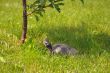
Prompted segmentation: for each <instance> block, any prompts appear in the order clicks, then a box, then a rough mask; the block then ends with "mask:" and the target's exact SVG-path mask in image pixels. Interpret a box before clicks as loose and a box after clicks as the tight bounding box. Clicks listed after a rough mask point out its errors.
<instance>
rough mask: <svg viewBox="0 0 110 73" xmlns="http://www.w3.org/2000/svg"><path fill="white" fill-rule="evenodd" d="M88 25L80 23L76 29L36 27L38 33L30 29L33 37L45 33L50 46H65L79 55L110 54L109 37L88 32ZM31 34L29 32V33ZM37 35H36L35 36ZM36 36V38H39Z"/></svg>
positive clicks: (105, 34)
mask: <svg viewBox="0 0 110 73" xmlns="http://www.w3.org/2000/svg"><path fill="white" fill-rule="evenodd" d="M90 27H91V26H90V25H88V24H85V23H81V24H80V25H78V26H77V27H74V26H68V25H67V26H60V25H59V26H55V25H54V26H52V27H48V26H46V27H44V26H42V27H41V26H40V27H39V26H38V31H37V32H36V29H32V31H33V35H34V34H35V33H38V32H40V33H39V35H42V34H43V33H47V36H48V38H49V40H50V41H51V42H52V44H56V43H63V44H67V45H69V46H71V47H73V48H76V49H77V50H78V51H79V54H101V53H103V52H105V51H106V52H109V53H110V45H109V44H110V36H109V35H108V34H107V33H105V32H99V33H98V34H93V33H91V32H90V30H89V29H90ZM30 33H31V32H30ZM37 35H38V34H36V36H37ZM39 35H38V36H39Z"/></svg>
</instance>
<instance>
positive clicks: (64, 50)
mask: <svg viewBox="0 0 110 73" xmlns="http://www.w3.org/2000/svg"><path fill="white" fill-rule="evenodd" d="M43 44H44V45H45V47H46V48H48V49H49V51H50V52H51V53H53V54H65V55H76V54H77V53H78V51H77V50H76V49H75V48H71V47H69V46H68V45H66V44H59V43H58V44H54V45H52V44H51V43H50V42H49V40H48V39H47V38H46V39H44V40H43Z"/></svg>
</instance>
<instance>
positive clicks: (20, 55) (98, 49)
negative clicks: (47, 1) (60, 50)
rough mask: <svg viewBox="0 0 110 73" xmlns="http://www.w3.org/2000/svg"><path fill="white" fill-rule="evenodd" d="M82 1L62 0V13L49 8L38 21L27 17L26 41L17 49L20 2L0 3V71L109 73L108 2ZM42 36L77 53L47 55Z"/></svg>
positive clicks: (20, 14)
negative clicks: (74, 54) (73, 54)
mask: <svg viewBox="0 0 110 73" xmlns="http://www.w3.org/2000/svg"><path fill="white" fill-rule="evenodd" d="M84 1H85V4H84V5H83V4H82V3H81V2H80V0H73V1H71V0H65V2H64V3H65V5H64V6H63V7H61V9H62V12H61V13H58V12H56V11H55V10H52V9H50V8H48V9H46V13H45V14H44V16H43V17H41V18H40V20H39V21H38V22H37V21H36V19H35V18H34V16H29V17H28V34H27V40H26V43H25V44H23V45H20V46H19V45H18V41H19V39H20V36H21V29H22V2H21V1H20V0H8V1H6V0H0V72H1V73H23V72H25V73H110V45H109V44H110V21H109V19H110V10H109V8H110V4H109V3H110V0H106V1H105V0H100V1H98V0H84ZM45 37H48V38H49V39H50V41H51V42H52V43H53V44H54V43H57V42H60V43H65V44H68V45H70V46H71V47H74V48H76V49H77V50H78V51H79V54H78V55H77V56H62V55H50V54H49V52H48V50H47V49H46V48H45V47H44V46H43V45H42V40H43V39H44V38H45Z"/></svg>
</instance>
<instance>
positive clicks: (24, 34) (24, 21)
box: [21, 0, 27, 43]
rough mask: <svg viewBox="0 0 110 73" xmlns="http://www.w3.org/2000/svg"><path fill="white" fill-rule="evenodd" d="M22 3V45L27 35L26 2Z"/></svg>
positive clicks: (23, 0)
mask: <svg viewBox="0 0 110 73" xmlns="http://www.w3.org/2000/svg"><path fill="white" fill-rule="evenodd" d="M22 3H23V25H22V36H21V42H22V43H24V42H25V39H26V34H27V8H26V0H22Z"/></svg>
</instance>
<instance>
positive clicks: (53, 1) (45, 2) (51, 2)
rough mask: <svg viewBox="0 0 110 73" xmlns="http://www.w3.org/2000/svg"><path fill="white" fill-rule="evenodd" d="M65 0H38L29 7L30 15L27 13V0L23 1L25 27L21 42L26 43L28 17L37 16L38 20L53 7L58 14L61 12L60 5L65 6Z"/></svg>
mask: <svg viewBox="0 0 110 73" xmlns="http://www.w3.org/2000/svg"><path fill="white" fill-rule="evenodd" d="M62 1H63V0H36V1H35V2H33V3H32V4H31V5H28V8H29V9H30V10H31V12H30V13H27V5H26V2H27V1H26V0H22V3H23V25H22V26H23V27H22V36H21V42H22V43H24V42H25V39H26V34H27V16H28V15H31V14H35V16H36V17H37V18H38V15H40V16H42V13H43V12H45V8H47V7H52V8H55V9H56V10H57V11H58V12H60V8H59V6H60V5H63V3H62Z"/></svg>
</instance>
